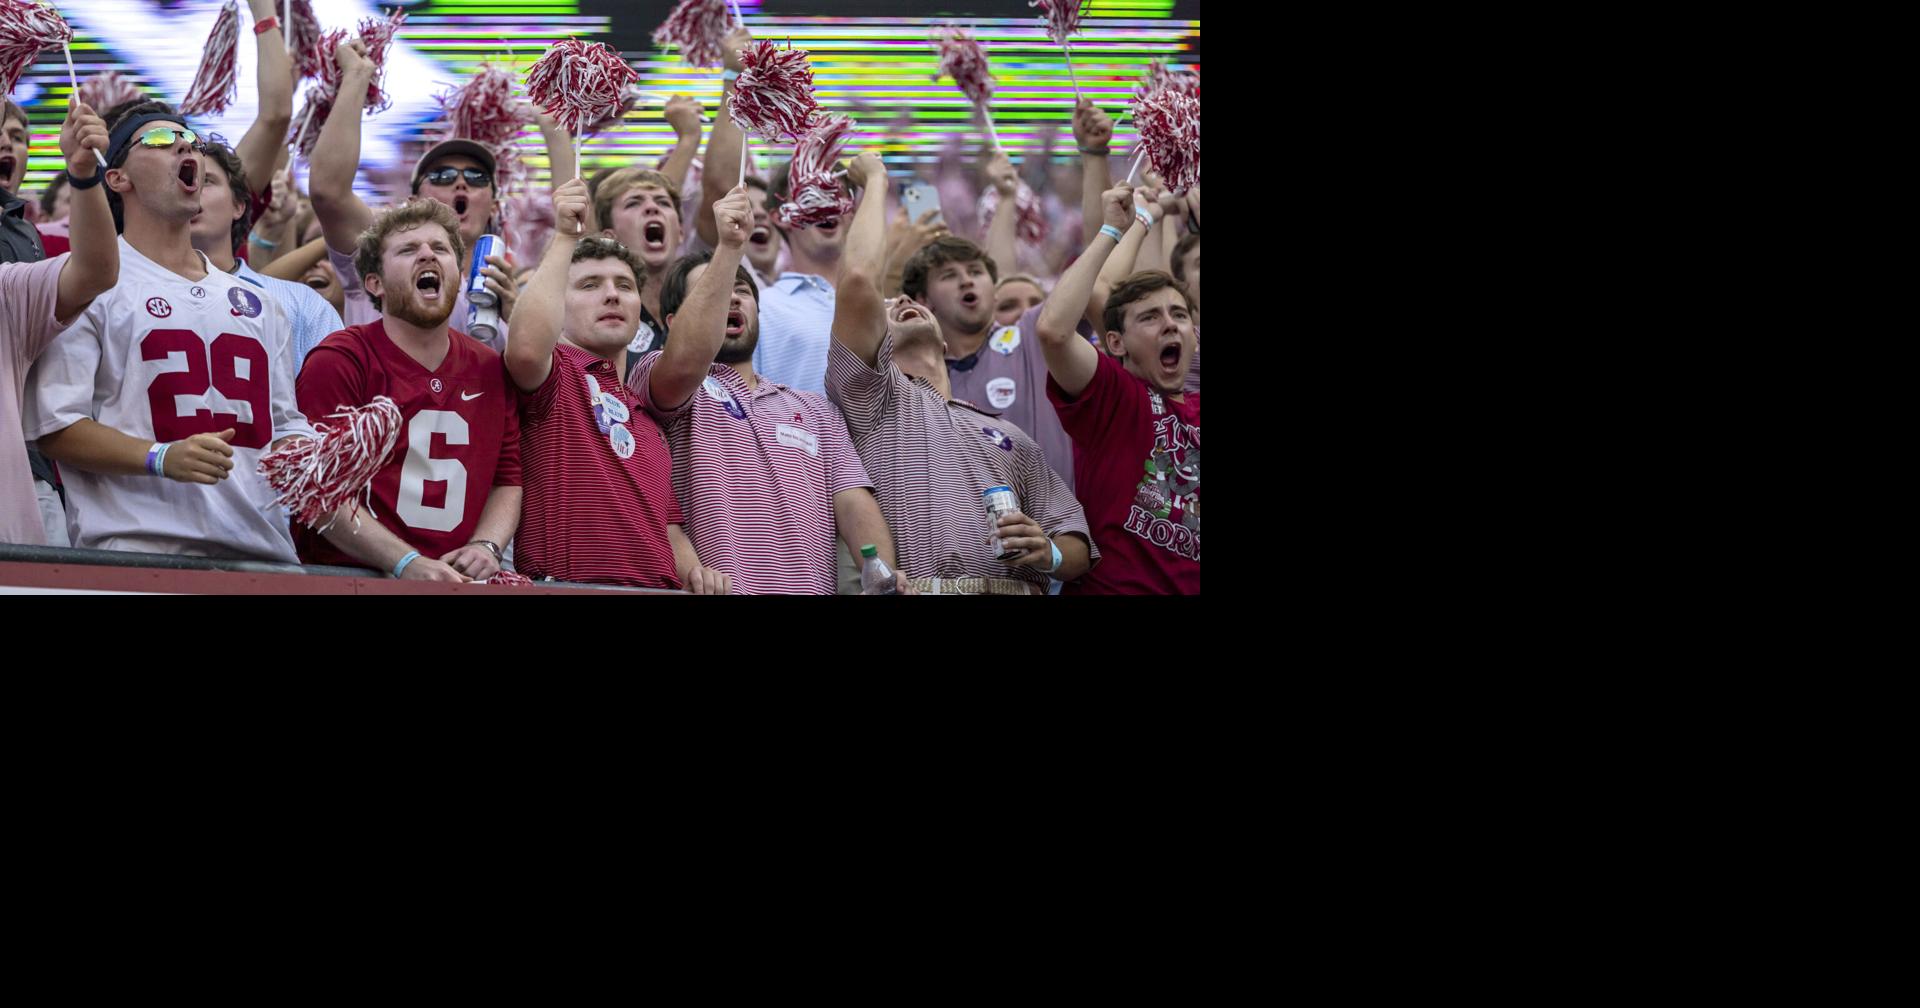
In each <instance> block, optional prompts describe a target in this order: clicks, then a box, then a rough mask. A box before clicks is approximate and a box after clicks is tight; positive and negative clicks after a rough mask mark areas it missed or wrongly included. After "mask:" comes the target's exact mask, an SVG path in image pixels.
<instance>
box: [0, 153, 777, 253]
mask: <svg viewBox="0 0 1920 1008" xmlns="http://www.w3.org/2000/svg"><path fill="white" fill-rule="evenodd" d="M5 176H6V173H5V172H0V178H4V177H5ZM747 240H748V241H750V242H752V243H753V246H754V247H755V248H762V249H764V248H766V247H767V243H768V242H770V241H772V240H773V229H772V228H770V227H767V226H766V225H765V224H762V225H760V226H759V227H756V228H754V229H753V233H752V234H750V235H748V236H747Z"/></svg>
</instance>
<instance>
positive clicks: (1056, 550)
mask: <svg viewBox="0 0 1920 1008" xmlns="http://www.w3.org/2000/svg"><path fill="white" fill-rule="evenodd" d="M1047 545H1048V546H1050V547H1052V548H1053V565H1052V566H1050V567H1048V568H1047V569H1046V570H1044V571H1042V572H1041V573H1043V574H1051V573H1053V572H1054V571H1057V570H1059V569H1060V546H1059V544H1058V543H1055V542H1054V541H1053V540H1052V539H1048V540H1047Z"/></svg>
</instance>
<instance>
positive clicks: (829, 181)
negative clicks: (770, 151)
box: [780, 115, 853, 228]
mask: <svg viewBox="0 0 1920 1008" xmlns="http://www.w3.org/2000/svg"><path fill="white" fill-rule="evenodd" d="M852 129H853V120H852V119H849V118H847V117H846V116H843V115H837V116H833V117H831V118H829V119H827V120H826V121H825V122H822V123H821V124H820V125H819V126H816V127H814V129H813V131H812V132H810V133H808V134H807V135H806V136H803V137H801V138H800V142H799V143H798V144H795V145H794V148H793V163H792V167H791V168H790V169H788V177H787V186H788V189H789V190H790V191H791V192H792V193H793V199H791V200H789V201H788V202H785V203H782V204H780V224H781V226H783V227H790V228H807V227H813V226H814V225H815V224H827V223H830V222H832V221H837V220H839V219H841V218H842V217H845V216H847V215H848V214H851V213H853V197H852V196H851V195H849V194H848V192H847V180H846V179H844V178H840V177H838V176H836V175H834V164H835V162H837V161H838V160H839V159H840V145H841V144H843V143H845V142H846V140H847V133H848V132H849V131H851V130H852Z"/></svg>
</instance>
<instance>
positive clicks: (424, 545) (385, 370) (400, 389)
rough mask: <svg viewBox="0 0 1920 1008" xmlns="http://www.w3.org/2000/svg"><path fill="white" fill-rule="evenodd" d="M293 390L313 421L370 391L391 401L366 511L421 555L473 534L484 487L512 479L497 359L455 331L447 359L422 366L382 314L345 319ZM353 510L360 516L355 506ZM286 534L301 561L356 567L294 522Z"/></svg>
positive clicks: (516, 457) (515, 450) (510, 419)
mask: <svg viewBox="0 0 1920 1008" xmlns="http://www.w3.org/2000/svg"><path fill="white" fill-rule="evenodd" d="M294 388H295V392H296V394H297V396H298V398H299V401H300V409H301V412H303V413H306V414H307V415H308V416H309V417H311V418H312V422H313V423H314V424H315V425H318V424H322V423H326V424H328V425H329V426H331V425H332V424H333V423H335V422H337V421H328V420H327V419H326V417H327V415H328V414H330V413H333V412H334V411H336V410H338V409H340V408H341V407H343V406H364V405H366V404H367V403H369V402H372V401H373V398H374V397H375V396H382V395H383V396H386V397H388V398H390V399H392V400H393V401H394V404H395V405H397V406H399V407H400V416H401V426H400V437H399V439H398V440H397V441H395V443H394V446H393V454H392V455H390V456H389V457H388V459H387V464H386V466H385V467H383V468H382V469H381V470H380V472H379V474H378V475H376V476H375V477H374V478H373V510H374V513H375V514H376V515H378V516H379V521H380V524H382V525H385V526H386V527H387V530H388V531H390V532H392V533H393V534H394V535H396V536H399V537H400V538H401V539H403V540H405V541H406V543H407V545H408V546H409V547H411V548H413V549H417V550H419V551H420V554H421V555H422V556H426V557H431V558H432V559H435V560H438V559H440V558H441V557H443V556H445V555H446V554H448V553H451V552H453V551H454V550H456V549H459V548H460V547H462V546H465V545H466V544H468V543H470V542H472V541H473V537H474V536H475V534H476V531H475V530H476V529H477V528H478V527H479V524H480V512H481V511H482V510H483V509H485V507H486V504H487V496H488V495H489V494H490V493H492V492H493V488H494V487H496V486H519V485H520V417H519V411H518V409H517V408H516V406H517V404H516V401H515V399H516V397H515V395H514V392H513V391H512V389H511V388H510V379H508V377H507V369H506V364H505V363H504V362H503V361H502V360H501V359H500V355H499V354H497V353H495V352H493V351H492V350H491V349H488V347H487V346H486V345H485V344H483V343H481V342H479V341H478V340H475V339H473V338H471V337H469V336H467V335H466V334H465V333H462V332H460V331H459V330H457V329H453V328H451V327H449V328H448V330H447V356H446V359H445V360H443V361H441V362H440V366H439V367H438V368H435V369H434V370H432V371H428V370H427V369H426V368H425V367H423V366H421V364H420V362H419V361H416V360H414V359H413V358H412V357H410V356H408V355H407V352H406V351H405V350H402V349H400V347H398V346H397V345H395V344H394V342H393V340H392V339H391V338H390V337H388V336H387V330H386V326H385V324H384V323H383V322H379V321H375V322H369V323H367V324H365V325H357V326H348V327H347V328H345V329H342V330H340V331H339V332H337V333H334V334H333V335H331V336H328V337H327V338H326V339H324V340H321V341H320V345H319V346H316V347H314V348H313V352H312V353H309V354H308V355H307V359H306V361H305V363H304V364H302V365H301V369H300V377H299V379H297V380H296V381H295V383H294ZM359 517H360V520H361V521H366V520H367V516H366V514H365V512H364V508H363V510H362V513H361V514H360V515H359ZM293 539H294V545H295V546H296V547H297V548H298V549H299V552H300V559H301V561H302V562H305V563H310V564H342V565H346V566H360V561H358V560H355V559H353V558H351V557H349V556H347V555H346V554H345V553H342V552H341V551H340V550H339V549H337V548H336V547H335V546H334V545H333V544H332V543H330V542H328V541H327V540H326V538H325V537H323V536H321V535H320V534H319V533H317V532H314V531H313V530H312V529H309V528H307V527H306V526H304V525H302V524H300V523H299V522H294V523H293ZM500 545H502V546H504V545H506V544H505V543H501V544H500Z"/></svg>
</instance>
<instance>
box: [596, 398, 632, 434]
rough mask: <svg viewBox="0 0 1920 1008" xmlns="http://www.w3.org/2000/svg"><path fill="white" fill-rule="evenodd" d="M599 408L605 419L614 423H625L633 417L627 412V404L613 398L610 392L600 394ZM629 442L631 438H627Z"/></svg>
mask: <svg viewBox="0 0 1920 1008" xmlns="http://www.w3.org/2000/svg"><path fill="white" fill-rule="evenodd" d="M600 408H601V409H602V410H604V411H606V414H607V419H609V420H612V421H613V422H614V423H626V422H627V421H628V420H630V419H632V416H633V415H632V414H631V413H628V412H627V404H626V403H623V402H621V401H620V400H619V399H616V398H614V395H613V393H611V392H602V393H600ZM629 440H631V438H629Z"/></svg>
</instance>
